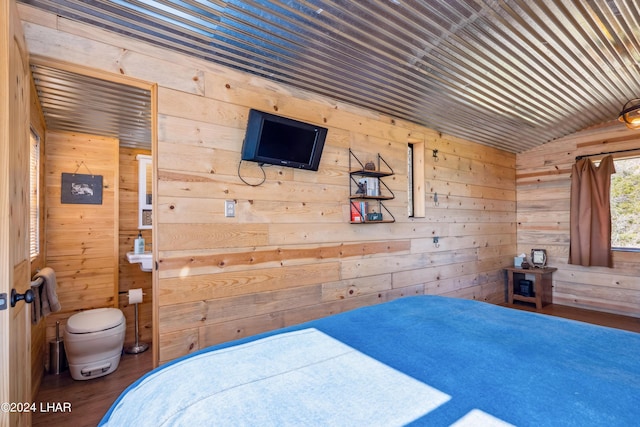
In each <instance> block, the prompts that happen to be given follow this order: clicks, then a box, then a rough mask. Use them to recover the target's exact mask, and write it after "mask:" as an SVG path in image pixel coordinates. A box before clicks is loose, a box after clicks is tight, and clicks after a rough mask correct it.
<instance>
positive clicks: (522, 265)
mask: <svg viewBox="0 0 640 427" xmlns="http://www.w3.org/2000/svg"><path fill="white" fill-rule="evenodd" d="M520 268H522V269H523V270H528V269H529V268H531V264H529V262H528V261H527V259H526V258H525V259H523V260H522V264H521V265H520Z"/></svg>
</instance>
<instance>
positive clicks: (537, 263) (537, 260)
mask: <svg viewBox="0 0 640 427" xmlns="http://www.w3.org/2000/svg"><path fill="white" fill-rule="evenodd" d="M531 265H533V266H534V267H536V268H544V267H546V266H547V251H546V250H545V249H531Z"/></svg>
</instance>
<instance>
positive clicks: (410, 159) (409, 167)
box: [407, 144, 414, 217]
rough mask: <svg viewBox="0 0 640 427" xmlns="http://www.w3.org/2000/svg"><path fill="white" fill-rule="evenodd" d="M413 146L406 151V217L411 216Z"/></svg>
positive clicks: (412, 207) (410, 145)
mask: <svg viewBox="0 0 640 427" xmlns="http://www.w3.org/2000/svg"><path fill="white" fill-rule="evenodd" d="M413 210H414V206H413V144H409V146H408V150H407V215H409V217H412V216H413Z"/></svg>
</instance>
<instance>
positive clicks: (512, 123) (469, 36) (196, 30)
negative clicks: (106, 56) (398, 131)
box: [24, 0, 640, 152]
mask: <svg viewBox="0 0 640 427" xmlns="http://www.w3.org/2000/svg"><path fill="white" fill-rule="evenodd" d="M24 3H29V4H32V5H35V6H37V7H40V8H43V9H46V10H49V11H53V12H55V13H57V14H59V15H61V16H63V17H67V18H69V19H75V20H80V21H82V22H86V23H90V24H93V25H97V26H99V27H101V28H105V29H109V30H112V31H116V32H119V33H122V34H127V35H130V36H132V37H135V38H138V39H141V40H145V41H148V42H151V43H153V44H156V45H159V46H164V47H168V48H171V49H174V50H177V51H180V52H183V53H186V54H188V55H193V56H197V57H199V58H204V59H207V60H210V61H214V62H217V63H222V64H225V65H228V66H230V67H233V68H235V69H239V70H243V71H246V72H250V73H254V74H257V75H260V76H264V77H266V78H268V79H272V80H276V81H279V82H285V83H289V84H292V85H295V86H297V87H300V88H304V89H307V90H310V91H313V92H316V93H320V94H323V95H328V96H331V97H333V98H336V99H338V100H342V101H346V102H350V103H353V104H357V105H360V106H364V107H367V108H370V109H373V110H376V111H379V112H382V113H385V114H389V115H391V116H394V117H399V118H403V119H406V120H410V121H412V122H416V123H420V124H423V125H425V126H428V127H430V128H433V129H436V130H438V131H441V132H443V133H447V134H451V135H455V136H459V137H462V138H466V139H470V140H472V141H477V142H480V143H483V144H486V145H489V146H493V147H497V148H501V149H505V150H508V151H511V152H521V151H525V150H527V149H530V148H532V147H535V146H537V145H539V144H542V143H544V142H547V141H550V140H553V139H555V138H558V137H561V136H563V135H566V134H569V133H572V132H575V131H577V130H580V129H582V128H585V127H588V126H591V125H594V124H599V123H602V122H606V121H609V120H612V119H614V118H615V117H616V116H617V114H618V112H619V110H620V108H621V106H622V105H623V104H624V103H625V102H626V101H627V100H628V99H630V98H636V97H638V96H640V78H639V71H640V67H639V61H640V14H639V5H638V1H637V0H585V1H575V0H564V1H560V0H555V1H553V0H502V1H500V0H430V1H404V0H379V1H364V0H363V1H351V0H336V1H329V0H308V1H293V0H285V1H266V0H254V1H237V0H229V1H223V0H218V1H199V0H182V1H180V0H176V1H165V0H155V1H154V0H144V1H122V0H116V1H106V0H93V1H80V0H46V1H45V0H24Z"/></svg>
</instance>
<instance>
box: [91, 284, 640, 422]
mask: <svg viewBox="0 0 640 427" xmlns="http://www.w3.org/2000/svg"><path fill="white" fill-rule="evenodd" d="M639 420H640V334H637V333H633V332H628V331H622V330H617V329H612V328H606V327H601V326H595V325H589V324H586V323H581V322H577V321H572V320H567V319H561V318H554V317H551V316H545V315H541V314H537V313H532V312H526V311H520V310H514V309H509V308H505V307H500V306H496V305H492V304H488V303H483V302H479V301H472V300H463V299H456V298H448V297H441V296H426V295H425V296H412V297H405V298H401V299H397V300H394V301H391V302H386V303H382V304H378V305H375V306H369V307H363V308H359V309H356V310H352V311H348V312H345V313H340V314H336V315H333V316H329V317H326V318H323V319H318V320H314V321H311V322H307V323H304V324H300V325H297V326H294V327H288V328H284V329H281V330H277V331H273V332H269V333H265V334H260V335H257V336H254V337H250V338H246V339H242V340H238V341H234V342H232V343H226V344H223V345H217V346H213V347H210V348H207V349H203V350H200V351H198V352H196V353H193V354H190V355H188V356H185V357H183V358H180V359H177V360H175V361H172V362H170V363H167V364H165V365H163V366H161V367H159V368H157V369H155V370H153V371H151V372H150V373H148V374H146V375H144V376H143V377H141V378H140V379H139V380H137V381H136V382H134V383H133V384H132V385H131V386H129V388H128V389H127V390H125V391H124V392H123V393H122V395H120V397H118V399H117V400H116V401H115V402H114V404H113V405H112V407H111V408H110V409H109V411H108V412H107V413H106V414H105V416H104V417H103V419H102V421H101V422H100V425H102V426H122V425H153V426H203V425H233V426H242V425H259V426H270V425H272V426H288V425H290V426H300V425H306V426H309V425H323V426H324V425H331V426H341V425H345V426H376V425H379V426H400V425H411V426H413V425H415V426H418V425H428V426H449V425H454V426H456V427H461V426H479V425H487V426H508V425H519V426H527V425H531V426H545V425H548V426H591V425H593V426H630V425H637V424H638V422H639Z"/></svg>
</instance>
